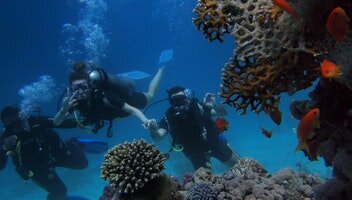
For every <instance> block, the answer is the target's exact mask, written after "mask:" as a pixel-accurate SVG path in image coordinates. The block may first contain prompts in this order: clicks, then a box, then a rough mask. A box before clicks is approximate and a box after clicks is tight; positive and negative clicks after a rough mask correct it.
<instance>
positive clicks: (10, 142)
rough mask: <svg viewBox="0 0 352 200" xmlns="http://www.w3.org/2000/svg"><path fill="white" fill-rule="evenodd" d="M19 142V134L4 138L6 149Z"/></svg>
mask: <svg viewBox="0 0 352 200" xmlns="http://www.w3.org/2000/svg"><path fill="white" fill-rule="evenodd" d="M16 143H17V136H16V135H12V136H9V137H7V138H5V139H4V149H5V150H11V149H12V148H13V147H14V146H15V145H16Z"/></svg>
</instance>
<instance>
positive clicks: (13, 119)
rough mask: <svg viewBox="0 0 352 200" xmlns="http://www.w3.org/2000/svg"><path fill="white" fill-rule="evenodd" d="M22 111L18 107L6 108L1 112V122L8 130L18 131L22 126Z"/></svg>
mask: <svg viewBox="0 0 352 200" xmlns="http://www.w3.org/2000/svg"><path fill="white" fill-rule="evenodd" d="M19 113H20V109H19V108H18V106H16V105H13V106H6V107H4V108H3V109H2V111H1V122H2V123H3V124H4V127H5V128H6V129H10V130H11V129H16V128H20V127H21V126H22V120H21V118H20V116H19Z"/></svg>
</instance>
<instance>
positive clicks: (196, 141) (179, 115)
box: [159, 99, 233, 169]
mask: <svg viewBox="0 0 352 200" xmlns="http://www.w3.org/2000/svg"><path fill="white" fill-rule="evenodd" d="M199 106H200V107H199ZM165 116H166V117H164V118H163V119H162V120H161V121H160V122H159V127H160V128H163V129H165V130H167V131H168V132H169V133H170V134H171V137H172V139H173V145H181V146H182V147H183V150H182V152H183V153H184V154H185V155H186V157H188V158H189V159H190V160H191V162H192V165H193V167H194V169H198V168H200V167H206V168H209V167H210V166H209V164H210V157H215V158H216V159H218V160H220V161H221V162H226V161H227V160H229V159H230V158H231V156H232V154H233V151H232V149H231V148H230V147H229V146H228V145H227V143H225V142H223V141H221V140H219V134H220V132H219V131H218V129H217V128H216V126H215V123H214V120H213V119H212V117H211V109H209V108H208V107H206V106H205V105H204V104H202V103H199V102H198V100H197V99H191V102H190V104H189V109H188V110H186V111H185V110H182V111H178V110H176V109H174V108H173V107H171V108H169V109H168V110H167V112H166V114H165Z"/></svg>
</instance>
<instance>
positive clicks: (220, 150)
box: [211, 142, 240, 167]
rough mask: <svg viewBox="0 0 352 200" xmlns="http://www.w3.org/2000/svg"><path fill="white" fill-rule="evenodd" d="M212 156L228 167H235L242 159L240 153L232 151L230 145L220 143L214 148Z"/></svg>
mask: <svg viewBox="0 0 352 200" xmlns="http://www.w3.org/2000/svg"><path fill="white" fill-rule="evenodd" d="M211 152H212V156H214V157H215V158H216V159H218V160H220V161H221V162H222V163H224V164H225V165H226V166H228V167H233V166H234V165H235V164H236V163H237V162H238V160H239V159H240V156H239V155H238V153H237V152H236V151H234V150H232V149H231V148H230V147H229V145H228V144H227V143H225V142H219V143H217V144H216V145H215V146H214V147H213V148H212V151H211Z"/></svg>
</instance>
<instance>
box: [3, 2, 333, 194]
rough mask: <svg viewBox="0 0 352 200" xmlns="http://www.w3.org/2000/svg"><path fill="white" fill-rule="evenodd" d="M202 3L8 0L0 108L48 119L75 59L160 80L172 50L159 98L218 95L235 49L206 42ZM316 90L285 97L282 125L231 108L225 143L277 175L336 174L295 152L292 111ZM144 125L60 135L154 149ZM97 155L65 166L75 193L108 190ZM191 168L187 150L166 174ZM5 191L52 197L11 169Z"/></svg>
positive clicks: (157, 112)
mask: <svg viewBox="0 0 352 200" xmlns="http://www.w3.org/2000/svg"><path fill="white" fill-rule="evenodd" d="M195 5H196V1H194V0H193V1H189V0H188V1H186V0H119V1H116V0H85V1H83V0H81V1H78V0H47V1H43V0H31V1H20V0H3V1H2V3H1V6H0V24H1V32H0V66H1V79H0V85H1V86H0V94H1V98H0V106H1V107H3V106H5V105H8V104H22V105H28V103H29V104H30V103H32V104H35V105H39V106H40V107H41V109H42V113H43V115H48V116H52V115H54V114H55V112H56V103H57V100H58V98H59V94H60V93H61V91H63V90H64V88H65V87H66V85H67V75H68V72H69V67H70V66H69V64H70V62H72V61H74V60H77V59H78V60H83V59H84V60H89V61H91V62H95V63H98V64H99V66H101V67H103V68H104V69H105V70H106V71H108V72H109V73H112V74H120V73H124V72H128V71H134V70H139V71H143V72H145V73H148V74H151V75H153V74H155V73H156V71H157V68H158V60H159V56H160V53H161V52H162V51H163V50H164V49H169V48H172V49H174V55H173V59H172V61H171V62H170V63H168V65H167V68H166V70H165V74H164V77H163V78H162V81H161V86H160V87H159V90H158V93H157V95H156V97H155V100H159V99H162V98H165V97H166V92H165V90H166V89H167V88H169V87H171V86H174V85H182V86H185V87H188V88H192V90H194V91H195V94H196V96H197V97H198V98H199V99H202V98H203V96H204V95H205V93H207V92H212V93H218V90H219V85H220V76H221V68H222V66H223V65H224V64H225V63H226V62H227V61H228V60H229V58H230V57H231V56H232V52H233V49H234V47H235V42H234V39H233V38H232V37H230V36H227V37H225V41H224V42H223V43H221V44H220V43H219V42H213V43H209V42H208V41H207V40H205V39H204V38H203V36H202V34H201V32H199V31H197V30H196V29H195V26H194V25H193V24H192V17H194V15H193V13H192V9H193V8H194V6H195ZM43 75H47V76H50V78H52V79H53V81H54V82H55V85H50V84H47V83H48V82H45V81H47V79H46V80H44V82H40V81H43V80H42V79H40V77H41V76H43ZM150 80H151V78H150V77H149V78H146V79H142V80H138V81H137V82H136V86H137V89H138V90H140V91H146V90H147V85H148V84H149V82H150ZM26 85H27V86H29V87H30V88H29V89H31V88H37V89H38V88H40V89H41V90H40V92H38V93H33V92H31V90H25V91H27V93H26V92H25V93H23V92H22V93H19V91H20V89H21V88H22V89H23V88H24V87H25V86H26ZM43 85H44V86H43ZM45 86H47V87H45ZM43 87H44V88H43ZM27 89H28V87H27ZM310 90H311V88H310V89H307V90H305V91H300V92H299V93H297V94H296V95H294V96H291V97H288V96H286V95H283V97H282V98H281V99H282V101H281V105H280V108H281V109H282V112H283V116H284V118H283V123H282V125H280V126H276V125H275V124H274V123H273V122H272V121H271V120H270V119H269V118H268V117H267V116H265V115H264V114H260V115H259V116H257V115H255V114H247V115H245V116H239V115H238V113H236V112H234V111H233V109H232V108H231V107H227V109H228V111H229V116H228V117H227V119H228V120H229V121H230V129H229V131H227V133H226V137H227V139H228V140H229V142H230V144H231V146H232V147H233V148H234V149H236V151H237V152H238V153H239V154H240V155H241V156H244V157H252V158H255V159H257V160H259V161H260V162H261V163H262V164H263V165H264V167H265V168H267V169H268V170H269V171H270V172H273V173H274V172H275V171H277V170H280V169H282V168H286V167H292V168H295V169H297V170H301V171H305V172H310V173H319V174H320V175H321V176H322V177H329V176H330V174H331V170H330V169H327V168H325V167H324V163H323V162H322V161H319V162H309V161H308V159H307V158H305V157H304V156H303V155H302V154H303V153H301V152H299V153H297V154H294V149H295V146H296V144H297V136H296V133H294V130H293V128H296V127H297V124H298V121H297V120H295V119H292V118H291V117H290V113H289V110H288V107H289V104H290V102H291V101H292V100H297V99H305V98H307V93H308V92H309V91H310ZM22 91H23V90H22ZM21 94H22V95H21ZM26 101H27V104H25V103H26ZM218 101H219V102H220V101H221V99H218ZM167 106H168V105H167V103H166V102H163V103H159V104H156V105H155V106H153V107H152V108H151V109H150V110H149V111H148V113H147V115H148V116H149V117H153V118H156V119H160V118H161V117H162V116H163V113H164V111H165V110H166V109H167ZM139 124H140V121H138V120H137V119H136V118H134V117H129V118H127V119H123V120H120V121H117V122H116V123H115V125H114V129H113V130H114V137H113V138H110V139H106V138H104V137H105V131H104V130H101V131H100V134H99V135H96V136H92V135H88V134H86V133H85V132H84V131H81V130H64V131H62V130H58V132H59V133H60V135H61V136H62V138H64V139H66V138H70V137H72V136H81V137H82V136H84V137H88V138H103V139H105V140H106V141H108V142H109V144H110V146H113V145H115V144H118V143H121V142H124V141H126V140H133V139H139V138H144V139H146V140H147V141H148V142H153V141H152V140H151V138H150V137H149V134H148V133H147V132H146V131H145V130H144V129H143V127H142V126H139ZM260 126H263V127H264V128H266V129H269V130H273V132H274V135H273V137H272V138H271V139H268V138H266V137H264V136H263V135H262V134H261V133H260V128H259V127H260ZM157 145H158V146H159V147H160V149H161V150H162V151H167V150H168V149H169V145H170V144H169V141H168V140H167V139H164V140H163V141H161V142H159V143H157ZM88 158H89V163H90V164H89V167H88V168H87V169H85V170H78V171H75V170H68V169H60V168H59V169H58V173H59V175H60V176H61V177H62V179H63V181H64V182H65V184H66V185H67V188H68V191H69V193H70V194H75V195H83V196H85V197H88V198H90V199H98V197H99V196H100V195H101V193H102V189H103V187H104V185H105V184H106V183H105V182H104V181H102V180H101V179H100V170H99V168H100V164H101V162H102V160H103V155H89V156H88ZM297 164H301V165H302V166H303V167H297ZM213 166H214V172H216V173H221V172H223V171H225V170H226V167H224V166H223V165H222V164H221V163H219V162H217V161H216V160H213ZM191 170H192V167H191V164H190V162H189V161H188V160H187V159H186V158H185V157H184V156H183V155H182V154H180V153H176V152H173V153H172V154H171V158H170V159H169V160H168V161H167V162H166V173H168V174H172V175H174V176H177V177H179V176H181V175H182V174H183V173H184V172H187V171H191ZM0 186H1V188H0V197H1V198H0V199H7V200H15V199H16V200H17V199H45V196H46V194H45V192H44V191H43V190H41V189H40V188H39V187H37V186H36V185H34V184H33V183H32V182H31V181H29V182H23V180H21V179H20V177H19V176H18V175H17V174H16V173H15V172H14V167H13V166H12V164H11V162H9V163H8V166H7V167H6V169H5V170H4V171H1V172H0Z"/></svg>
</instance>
